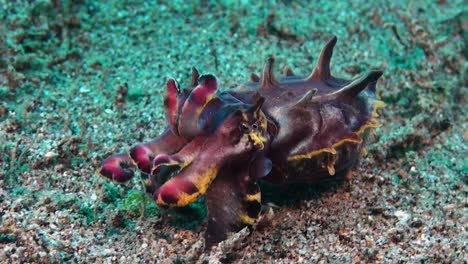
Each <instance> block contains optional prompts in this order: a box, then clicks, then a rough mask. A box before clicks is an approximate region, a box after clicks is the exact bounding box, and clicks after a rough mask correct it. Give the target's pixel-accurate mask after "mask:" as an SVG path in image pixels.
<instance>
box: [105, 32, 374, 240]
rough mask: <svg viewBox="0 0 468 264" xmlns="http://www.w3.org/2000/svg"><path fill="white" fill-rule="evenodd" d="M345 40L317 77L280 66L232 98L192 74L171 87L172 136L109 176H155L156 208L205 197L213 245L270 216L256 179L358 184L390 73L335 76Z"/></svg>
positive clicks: (115, 162)
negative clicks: (356, 171) (354, 178)
mask: <svg viewBox="0 0 468 264" xmlns="http://www.w3.org/2000/svg"><path fill="white" fill-rule="evenodd" d="M335 44H336V37H333V38H332V39H331V40H330V41H329V42H328V43H327V44H326V46H325V47H324V48H323V50H322V52H321V54H320V57H319V59H318V61H317V65H316V67H315V68H314V70H313V72H312V73H311V75H310V76H308V77H298V76H295V75H294V74H293V73H292V71H291V69H289V68H288V67H286V68H285V69H284V76H283V77H281V78H278V79H276V78H275V77H274V76H273V62H274V59H273V58H270V59H268V60H267V63H266V65H265V68H264V70H263V73H262V76H261V77H258V76H257V75H255V74H252V76H251V82H249V83H245V84H242V85H240V86H239V87H237V88H235V89H232V90H230V91H227V92H224V93H219V92H217V81H216V78H215V77H214V76H212V75H203V76H199V74H198V71H197V70H196V69H193V73H192V82H191V84H190V86H189V87H188V88H187V89H185V90H183V91H181V90H180V88H179V84H178V83H177V82H176V81H175V80H169V81H168V83H167V90H166V95H165V100H164V104H165V111H166V117H167V120H168V122H169V126H168V129H167V130H166V131H165V132H164V134H162V135H161V136H160V137H159V138H158V139H156V140H155V141H153V142H151V143H148V144H141V145H137V146H136V147H134V148H133V149H132V150H130V153H129V155H124V154H120V155H116V156H112V157H110V158H108V159H107V160H105V161H104V162H103V164H102V166H101V168H100V169H99V170H98V172H99V174H100V175H101V176H103V177H104V178H107V179H111V180H114V181H116V182H125V181H128V180H129V179H131V178H132V177H133V172H132V171H131V170H130V169H129V168H128V165H129V164H130V163H132V162H133V163H134V164H136V165H137V167H138V168H139V169H140V170H141V171H143V172H144V173H145V174H146V175H148V176H149V177H148V179H147V180H146V184H147V190H148V191H149V192H150V195H151V196H152V197H153V198H154V200H155V201H156V203H157V204H159V205H164V206H185V205H187V204H189V203H191V202H193V201H195V200H196V199H197V198H198V197H199V196H201V195H204V194H206V203H207V207H208V229H207V232H206V236H205V237H206V241H207V246H211V245H212V244H215V243H217V242H219V241H221V240H224V239H225V238H226V236H227V234H228V233H229V232H235V231H238V230H239V229H240V228H242V227H243V226H245V225H251V224H253V223H254V222H255V220H256V219H257V218H258V216H259V213H260V209H261V198H260V189H259V188H258V186H257V184H256V181H257V180H258V179H262V180H265V181H270V182H273V183H279V184H286V183H292V182H304V183H315V182H320V181H327V180H337V179H342V178H343V177H349V176H350V172H351V170H352V169H353V168H354V167H355V166H356V165H357V164H358V162H359V159H360V156H361V153H362V152H363V151H364V145H365V141H366V138H367V135H368V134H369V132H370V130H371V129H373V128H375V127H377V126H378V125H379V124H378V122H377V121H376V120H375V119H374V117H375V116H376V112H375V111H376V109H377V108H379V107H381V106H382V105H383V103H382V102H380V101H378V100H377V99H376V97H375V85H376V82H377V80H378V79H379V77H380V76H381V75H382V72H380V71H370V72H368V73H366V74H364V75H362V76H361V77H358V78H356V79H354V80H352V81H351V80H344V79H339V78H335V77H333V76H332V75H331V73H330V59H331V56H332V52H333V47H334V46H335Z"/></svg>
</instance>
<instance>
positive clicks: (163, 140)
mask: <svg viewBox="0 0 468 264" xmlns="http://www.w3.org/2000/svg"><path fill="white" fill-rule="evenodd" d="M185 144H187V140H186V139H185V138H183V137H179V136H177V135H175V134H174V133H172V131H171V130H170V129H166V131H165V132H164V133H163V134H161V136H159V137H158V138H157V139H155V140H154V141H152V142H150V143H146V144H140V145H137V146H135V147H133V148H132V149H130V153H129V155H130V157H131V159H132V161H133V163H134V164H135V165H136V166H137V167H138V169H140V170H141V171H142V172H144V173H151V169H152V167H153V159H154V158H155V156H156V155H158V154H160V153H169V154H172V153H175V152H177V151H178V150H179V149H181V148H182V147H183V146H184V145H185Z"/></svg>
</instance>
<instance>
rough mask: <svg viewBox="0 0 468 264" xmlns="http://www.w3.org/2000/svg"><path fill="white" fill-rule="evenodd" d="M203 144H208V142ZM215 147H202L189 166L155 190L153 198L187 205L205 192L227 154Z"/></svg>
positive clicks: (170, 203) (166, 202) (167, 203)
mask: <svg viewBox="0 0 468 264" xmlns="http://www.w3.org/2000/svg"><path fill="white" fill-rule="evenodd" d="M208 139H209V138H206V139H205V140H208ZM203 144H205V145H206V142H205V143H203ZM215 149H216V148H211V149H210V148H209V147H208V148H203V147H201V149H200V150H199V155H197V156H196V157H195V159H194V160H193V161H192V162H191V163H190V164H189V165H188V166H186V167H185V168H184V169H182V171H181V172H180V173H178V174H177V175H176V176H174V177H173V178H172V179H170V180H168V181H167V182H166V183H164V184H163V185H162V186H161V187H160V188H158V189H157V190H156V191H155V193H154V197H153V198H154V199H155V201H156V203H157V204H158V205H166V206H186V205H187V204H189V203H192V202H193V201H195V200H196V199H197V198H198V197H200V196H201V195H203V194H205V192H206V190H207V189H208V186H209V185H210V183H211V182H212V181H213V180H214V179H215V177H216V175H217V174H218V171H219V170H220V168H221V166H222V164H223V163H224V162H225V159H226V156H227V155H223V152H222V151H220V152H216V151H215ZM182 151H184V150H182Z"/></svg>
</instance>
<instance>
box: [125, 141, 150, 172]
mask: <svg viewBox="0 0 468 264" xmlns="http://www.w3.org/2000/svg"><path fill="white" fill-rule="evenodd" d="M153 156H154V154H153V152H152V151H151V150H150V149H149V148H148V147H146V146H145V145H138V146H136V147H134V148H132V149H131V150H130V157H131V158H132V159H133V161H134V162H135V163H136V165H137V167H138V169H140V170H141V171H143V172H146V173H150V172H151V168H152V166H153V163H152V159H153Z"/></svg>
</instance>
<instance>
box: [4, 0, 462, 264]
mask: <svg viewBox="0 0 468 264" xmlns="http://www.w3.org/2000/svg"><path fill="white" fill-rule="evenodd" d="M104 2H105V3H104ZM423 2H427V3H423ZM467 12H468V11H467V6H466V4H465V5H464V4H463V1H458V0H457V1H443V0H440V1H402V0H398V1H362V0H359V1H352V3H351V1H349V3H346V2H345V1H342V2H341V3H334V4H332V3H329V1H314V2H313V3H309V2H308V1H257V2H252V3H250V2H249V1H223V2H222V3H216V2H215V1H213V2H210V1H197V2H195V3H186V2H185V1H116V0H114V1H102V3H99V2H98V1H90V0H77V1H65V0H63V1H50V0H42V1H39V0H37V1H7V0H0V17H1V20H0V29H1V30H0V44H1V46H0V47H1V48H0V121H1V123H0V176H1V180H0V201H1V205H0V217H1V227H0V262H2V263H195V262H199V263H208V262H210V263H359V262H360V263H467V256H466V250H467V241H468V235H467V232H466V226H467V201H468V200H467V197H468V196H467V191H468V188H467V175H468V160H467V157H468V155H467V151H468V147H467V144H466V141H467V139H468V123H467V114H466V113H467V107H466V105H467V104H466V103H467V89H466V88H467V79H468V78H467V76H466V74H467V69H468V67H467V63H466V56H467V54H468V53H467V50H468V49H467V47H466V43H468V41H467V39H468V35H467V30H468V19H467ZM333 35H336V36H337V37H338V44H337V46H336V48H335V52H334V57H333V60H332V72H333V74H334V75H336V76H340V77H344V78H348V79H350V78H352V77H353V76H356V75H357V74H359V73H362V72H364V71H366V70H368V69H382V70H384V76H383V77H382V78H381V80H380V81H379V83H378V94H379V96H380V97H381V99H382V100H383V101H384V102H385V103H386V107H385V108H384V109H383V110H382V111H380V113H379V114H380V116H379V117H378V119H379V121H380V122H381V123H382V127H380V128H379V129H377V130H376V136H375V140H374V143H373V144H372V145H370V146H369V147H368V155H367V156H366V157H364V158H363V159H362V161H361V166H360V167H359V169H357V170H356V171H355V172H354V177H353V179H352V180H351V181H349V182H344V183H333V184H322V185H319V186H305V187H304V186H289V187H280V188H271V187H268V186H266V187H265V191H264V193H263V198H262V200H263V203H264V205H265V208H264V213H263V215H264V221H263V222H262V224H260V225H258V226H255V228H253V229H252V230H248V229H245V230H242V231H241V232H239V233H237V234H235V235H233V236H232V238H230V239H229V240H228V241H226V242H224V243H223V244H222V245H220V246H218V247H216V248H214V249H213V250H211V251H204V250H203V241H202V240H201V239H202V237H203V231H204V229H205V227H206V224H205V222H204V216H205V210H204V206H203V200H201V201H198V202H197V203H195V204H194V205H191V206H189V207H187V208H182V209H168V210H162V209H158V208H157V207H156V206H155V205H154V204H153V202H152V201H149V200H148V199H147V198H146V197H145V196H144V195H143V194H142V188H141V184H140V181H139V179H138V178H135V179H134V180H133V181H132V182H130V183H128V184H125V185H114V184H112V183H108V182H105V181H104V180H102V179H101V178H99V177H97V175H96V173H95V170H96V168H97V167H98V165H99V163H100V162H101V161H102V160H103V159H105V158H106V157H108V156H109V155H112V154H114V153H117V152H121V151H126V150H128V149H129V148H130V147H131V146H133V145H135V144H138V143H140V142H146V141H149V140H151V139H152V138H154V137H156V136H157V135H158V134H159V133H161V131H162V130H163V129H164V127H165V121H164V113H163V108H162V96H163V90H164V85H165V82H166V80H167V78H168V77H169V76H170V77H175V78H176V79H178V80H179V81H180V82H181V83H182V84H185V85H187V84H189V82H190V68H191V67H192V66H196V67H197V68H198V69H199V70H200V71H201V72H203V73H214V74H216V76H217V77H218V78H219V80H220V83H221V85H220V86H221V87H222V89H227V88H229V87H231V86H235V85H236V84H239V83H242V82H244V81H246V80H248V78H249V76H250V74H251V73H252V72H255V73H257V74H259V73H260V71H261V69H262V65H263V62H264V60H265V58H267V57H268V56H271V55H273V56H275V58H276V62H277V64H276V71H277V72H278V73H279V72H280V66H281V67H282V66H283V65H288V66H290V67H291V68H292V69H293V70H294V71H295V72H296V73H297V74H300V75H308V74H309V72H310V70H311V69H312V68H313V65H314V64H315V61H316V59H317V56H318V54H319V52H320V50H321V47H322V46H323V44H324V43H325V41H326V40H328V39H329V38H330V37H331V36H333ZM142 204H145V205H146V212H145V216H144V217H141V208H142Z"/></svg>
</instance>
